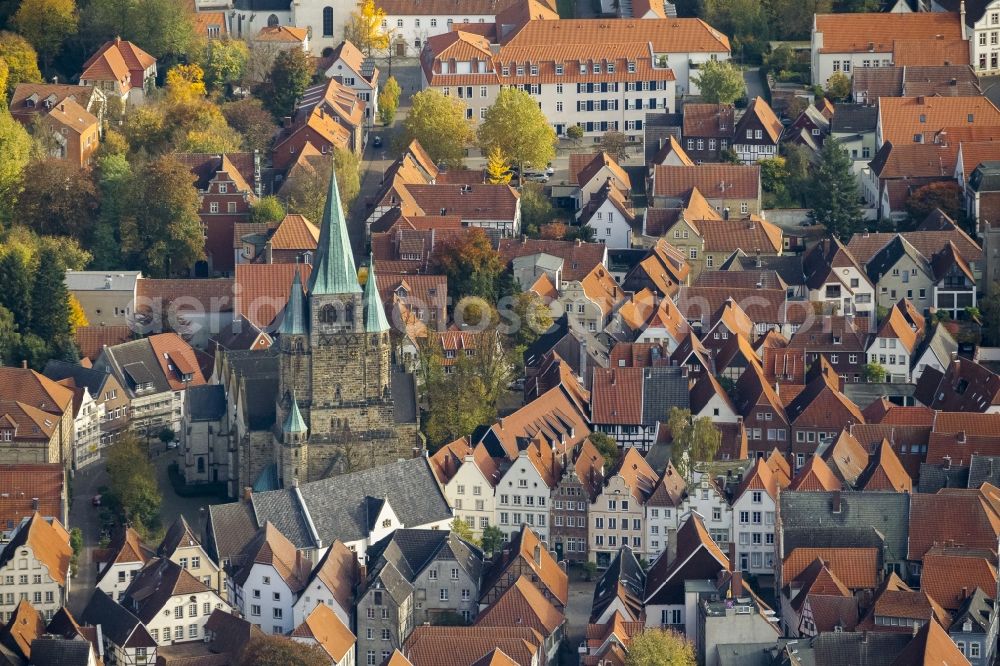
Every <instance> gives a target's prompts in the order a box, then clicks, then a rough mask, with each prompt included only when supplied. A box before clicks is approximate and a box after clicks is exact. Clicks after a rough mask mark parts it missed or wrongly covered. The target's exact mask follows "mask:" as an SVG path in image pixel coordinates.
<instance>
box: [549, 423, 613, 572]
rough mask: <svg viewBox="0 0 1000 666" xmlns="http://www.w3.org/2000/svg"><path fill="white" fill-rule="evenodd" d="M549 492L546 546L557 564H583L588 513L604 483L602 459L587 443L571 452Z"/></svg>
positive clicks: (588, 441)
mask: <svg viewBox="0 0 1000 666" xmlns="http://www.w3.org/2000/svg"><path fill="white" fill-rule="evenodd" d="M572 455H573V460H572V462H571V463H570V464H568V465H566V466H565V467H564V469H563V475H562V478H561V479H559V483H558V484H557V485H556V488H555V489H554V490H553V491H552V500H551V502H550V503H549V504H550V507H551V508H550V511H549V514H550V515H549V525H550V527H549V542H550V543H551V544H552V548H553V550H555V553H556V557H557V558H558V559H559V560H564V559H565V560H569V561H571V562H584V561H586V559H587V550H588V544H589V541H588V538H587V535H588V515H587V512H588V509H589V507H590V505H591V504H592V503H593V501H594V499H595V498H596V497H597V494H598V493H599V492H600V489H601V486H602V485H603V482H604V458H603V457H602V456H601V454H600V452H598V450H597V447H595V446H594V445H593V444H592V443H591V442H590V440H589V439H585V440H583V442H581V443H580V445H579V446H577V447H576V448H575V449H574V450H573V453H572Z"/></svg>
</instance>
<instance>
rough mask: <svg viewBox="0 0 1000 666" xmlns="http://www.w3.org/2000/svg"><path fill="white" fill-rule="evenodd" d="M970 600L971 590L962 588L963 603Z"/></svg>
mask: <svg viewBox="0 0 1000 666" xmlns="http://www.w3.org/2000/svg"><path fill="white" fill-rule="evenodd" d="M968 598H969V588H967V587H963V588H962V601H965V600H966V599H968Z"/></svg>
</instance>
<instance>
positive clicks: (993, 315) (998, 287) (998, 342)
mask: <svg viewBox="0 0 1000 666" xmlns="http://www.w3.org/2000/svg"><path fill="white" fill-rule="evenodd" d="M0 269H2V264H0ZM3 276H4V274H3V271H2V270H0V280H3ZM979 307H980V310H981V313H982V320H983V340H984V342H985V343H986V344H989V345H991V346H993V347H997V346H1000V284H998V283H996V282H993V283H992V284H990V285H988V287H987V289H986V298H984V299H983V300H981V301H980V302H979ZM0 337H2V336H0Z"/></svg>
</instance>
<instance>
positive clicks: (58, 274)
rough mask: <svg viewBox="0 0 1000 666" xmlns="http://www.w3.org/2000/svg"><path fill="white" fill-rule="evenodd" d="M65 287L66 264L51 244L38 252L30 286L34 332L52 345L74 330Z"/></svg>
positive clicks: (57, 343)
mask: <svg viewBox="0 0 1000 666" xmlns="http://www.w3.org/2000/svg"><path fill="white" fill-rule="evenodd" d="M70 315H71V308H70V302H69V290H68V289H67V288H66V266H65V264H64V263H63V261H62V258H61V257H60V256H59V254H58V253H57V252H56V251H55V250H54V249H52V248H42V250H41V251H40V252H39V253H38V262H37V267H36V268H35V278H34V282H33V283H32V286H31V326H30V329H31V332H32V333H34V334H35V335H37V336H38V337H40V338H41V339H43V340H46V341H48V342H49V343H51V344H53V345H64V344H65V343H67V342H68V341H69V340H70V339H71V337H72V334H73V331H72V327H71V325H70Z"/></svg>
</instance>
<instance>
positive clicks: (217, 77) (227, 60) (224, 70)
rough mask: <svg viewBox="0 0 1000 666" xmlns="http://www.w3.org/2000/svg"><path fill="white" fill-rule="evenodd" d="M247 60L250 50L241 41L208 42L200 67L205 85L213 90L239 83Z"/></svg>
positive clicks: (220, 40) (214, 40)
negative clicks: (203, 73)
mask: <svg viewBox="0 0 1000 666" xmlns="http://www.w3.org/2000/svg"><path fill="white" fill-rule="evenodd" d="M249 59H250V49H249V48H248V47H247V43H246V42H244V41H243V40H241V39H210V40H208V43H207V45H206V46H205V53H204V56H203V57H202V65H201V68H202V69H203V70H204V71H205V83H207V84H208V85H209V87H211V88H212V89H215V90H220V89H222V88H225V87H226V86H227V85H235V84H237V83H239V82H240V81H242V80H243V72H244V70H245V69H246V66H247V61H248V60H249Z"/></svg>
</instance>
